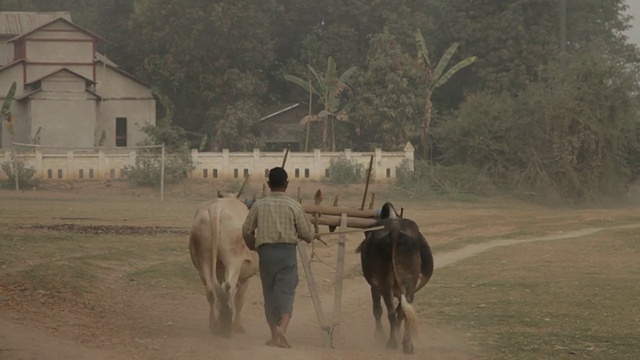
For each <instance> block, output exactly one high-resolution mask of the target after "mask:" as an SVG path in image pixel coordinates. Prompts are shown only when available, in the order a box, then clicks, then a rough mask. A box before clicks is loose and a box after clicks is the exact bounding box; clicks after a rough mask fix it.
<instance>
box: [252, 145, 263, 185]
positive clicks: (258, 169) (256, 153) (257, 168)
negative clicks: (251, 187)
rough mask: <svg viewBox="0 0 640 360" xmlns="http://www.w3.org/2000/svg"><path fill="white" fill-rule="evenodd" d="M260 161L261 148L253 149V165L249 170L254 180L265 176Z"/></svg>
mask: <svg viewBox="0 0 640 360" xmlns="http://www.w3.org/2000/svg"><path fill="white" fill-rule="evenodd" d="M261 163H262V162H261V161H260V149H253V166H252V169H250V170H249V176H250V177H251V179H252V180H254V181H255V180H258V179H262V178H264V169H262V166H261Z"/></svg>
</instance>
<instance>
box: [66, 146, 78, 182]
mask: <svg viewBox="0 0 640 360" xmlns="http://www.w3.org/2000/svg"><path fill="white" fill-rule="evenodd" d="M66 178H67V180H73V179H76V178H77V176H76V173H75V166H74V163H73V151H67V176H66Z"/></svg>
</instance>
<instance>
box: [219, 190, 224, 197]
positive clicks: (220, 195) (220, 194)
mask: <svg viewBox="0 0 640 360" xmlns="http://www.w3.org/2000/svg"><path fill="white" fill-rule="evenodd" d="M218 197H219V198H223V197H224V195H222V193H221V192H220V190H218Z"/></svg>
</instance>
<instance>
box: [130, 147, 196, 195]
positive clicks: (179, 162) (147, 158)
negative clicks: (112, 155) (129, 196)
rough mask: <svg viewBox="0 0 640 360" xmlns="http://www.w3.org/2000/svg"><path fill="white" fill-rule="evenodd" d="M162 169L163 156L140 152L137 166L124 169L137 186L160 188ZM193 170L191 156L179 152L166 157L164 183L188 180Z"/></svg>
mask: <svg viewBox="0 0 640 360" xmlns="http://www.w3.org/2000/svg"><path fill="white" fill-rule="evenodd" d="M161 167H162V159H161V155H159V154H153V153H151V154H150V153H149V152H147V151H145V152H139V153H138V154H137V156H136V163H135V165H130V166H125V167H123V173H124V175H125V176H126V177H127V178H128V179H129V180H130V181H132V182H133V183H135V184H136V185H149V186H154V187H158V186H160V172H161ZM192 169H193V165H192V160H191V155H190V154H189V153H184V152H179V153H173V154H169V155H167V156H166V157H165V164H164V181H165V183H176V182H178V181H180V180H182V179H184V178H186V176H187V174H188V172H189V171H191V170H192Z"/></svg>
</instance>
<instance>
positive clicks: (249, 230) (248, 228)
mask: <svg viewBox="0 0 640 360" xmlns="http://www.w3.org/2000/svg"><path fill="white" fill-rule="evenodd" d="M254 205H255V204H254ZM257 226H258V216H257V208H256V207H255V206H252V207H251V209H249V214H248V215H247V218H246V219H245V220H244V224H242V238H243V239H244V243H245V244H246V245H247V247H248V248H249V250H255V249H256V234H255V230H256V227H257Z"/></svg>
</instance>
